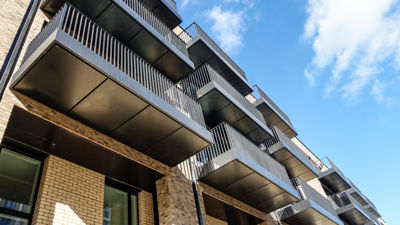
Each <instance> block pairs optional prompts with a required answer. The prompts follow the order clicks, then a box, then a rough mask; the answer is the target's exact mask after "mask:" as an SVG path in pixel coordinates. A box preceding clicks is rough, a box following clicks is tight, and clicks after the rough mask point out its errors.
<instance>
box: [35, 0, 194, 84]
mask: <svg viewBox="0 0 400 225" xmlns="http://www.w3.org/2000/svg"><path fill="white" fill-rule="evenodd" d="M65 2H69V3H71V5H73V6H74V7H75V8H77V9H78V10H80V11H81V12H82V13H83V14H85V15H86V16H88V17H89V18H90V19H91V20H93V21H94V22H95V23H96V24H98V25H100V26H101V27H102V28H104V29H105V30H107V31H108V32H109V33H110V34H111V35H112V36H114V37H115V38H117V39H118V40H119V41H120V42H122V43H124V44H125V45H126V46H127V47H129V48H130V49H132V50H133V51H134V52H135V53H137V54H138V55H140V56H141V57H142V58H144V59H145V60H146V61H148V62H149V63H150V64H152V65H153V66H154V67H155V68H157V69H158V70H159V71H161V72H162V73H164V74H165V75H166V76H168V78H170V79H171V80H173V81H174V82H176V81H178V80H179V79H180V78H182V77H183V76H185V75H186V74H187V73H189V72H190V71H192V70H193V69H194V66H193V63H192V62H191V61H190V59H189V58H188V57H187V56H186V55H184V54H183V53H182V52H181V51H180V50H178V48H176V47H175V46H174V45H173V44H171V43H170V42H168V40H167V39H166V38H165V37H163V36H162V35H161V34H160V33H158V32H157V31H156V30H155V29H154V28H153V27H152V26H150V25H149V24H148V23H147V22H146V21H145V20H143V18H141V17H140V16H139V15H138V14H137V13H136V12H135V11H133V10H132V9H131V8H130V7H129V6H127V5H126V4H125V3H124V2H123V1H122V0H85V1H80V0H46V1H45V2H44V3H42V5H41V8H42V9H43V11H44V12H46V13H47V14H49V15H54V14H55V13H56V12H57V11H58V10H59V9H60V8H61V7H62V6H63V4H64V3H65Z"/></svg>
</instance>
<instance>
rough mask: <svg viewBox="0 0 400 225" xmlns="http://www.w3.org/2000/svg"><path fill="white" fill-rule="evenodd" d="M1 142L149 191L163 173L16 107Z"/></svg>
mask: <svg viewBox="0 0 400 225" xmlns="http://www.w3.org/2000/svg"><path fill="white" fill-rule="evenodd" d="M2 143H3V144H6V145H8V146H12V147H14V148H17V149H20V150H23V151H27V152H30V151H33V152H35V153H39V154H40V153H42V154H45V155H48V154H51V155H55V156H58V157H60V158H63V159H65V160H68V161H70V162H73V163H76V164H78V165H81V166H83V167H85V168H88V169H90V170H94V171H96V172H99V173H101V174H104V175H106V176H108V177H111V178H114V179H117V180H120V181H122V182H125V183H127V184H130V185H132V186H135V187H137V188H140V189H144V190H147V191H149V192H153V190H154V188H155V187H154V184H155V182H156V181H157V180H158V179H159V178H161V177H162V176H163V175H162V174H160V173H158V172H156V171H154V170H152V169H150V168H147V167H145V166H143V165H142V164H140V163H137V162H134V161H132V160H130V159H128V158H125V157H123V156H122V155H121V154H119V153H117V152H114V151H112V150H110V149H107V148H104V147H102V146H100V145H98V144H97V143H94V142H92V141H91V140H89V139H88V138H86V137H82V136H79V135H77V134H75V133H72V132H70V131H68V130H66V129H63V128H61V127H59V126H57V125H56V124H53V123H50V122H48V121H47V120H45V119H43V118H40V117H37V116H35V115H33V114H31V113H29V112H27V111H25V110H23V109H21V108H18V107H14V108H13V110H12V112H11V115H10V119H9V121H8V124H7V127H6V129H5V132H4V136H3V139H2Z"/></svg>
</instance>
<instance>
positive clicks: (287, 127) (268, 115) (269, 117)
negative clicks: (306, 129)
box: [254, 98, 297, 139]
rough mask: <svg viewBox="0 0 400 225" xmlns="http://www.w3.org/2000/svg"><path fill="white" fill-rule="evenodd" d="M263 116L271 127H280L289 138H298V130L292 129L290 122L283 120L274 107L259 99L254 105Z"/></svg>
mask: <svg viewBox="0 0 400 225" xmlns="http://www.w3.org/2000/svg"><path fill="white" fill-rule="evenodd" d="M254 105H255V106H256V107H257V109H258V110H260V112H261V114H262V115H263V116H264V119H265V122H266V123H267V124H269V125H274V126H276V127H278V129H279V130H281V131H282V132H283V133H284V134H285V135H286V136H287V137H288V138H290V139H291V138H294V137H296V136H297V132H296V130H295V129H294V128H293V127H292V125H291V124H290V122H289V121H286V119H284V118H283V116H281V115H280V114H279V112H277V111H275V110H274V109H273V107H272V106H270V105H269V104H268V102H266V101H265V100H263V99H262V98H260V99H257V101H256V102H255V103H254Z"/></svg>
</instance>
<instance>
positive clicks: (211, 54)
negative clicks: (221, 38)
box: [179, 23, 252, 96]
mask: <svg viewBox="0 0 400 225" xmlns="http://www.w3.org/2000/svg"><path fill="white" fill-rule="evenodd" d="M179 37H180V38H181V39H182V40H184V41H185V42H186V43H187V48H188V51H189V56H190V59H191V60H192V61H193V63H194V65H195V67H196V68H198V67H200V66H202V65H204V64H206V63H208V64H209V65H210V66H211V67H212V68H213V69H214V70H215V71H217V73H219V74H221V75H222V77H224V78H225V80H227V81H228V82H229V83H230V84H231V85H232V86H234V87H235V88H236V89H237V90H238V91H239V92H240V93H241V94H242V95H244V96H245V95H247V94H249V93H251V92H252V87H251V85H250V84H249V83H248V82H247V78H246V75H245V73H244V72H243V71H242V69H240V68H239V66H238V65H236V63H235V62H233V60H232V59H231V58H230V57H229V56H228V55H227V54H226V53H225V52H224V51H223V50H222V49H221V48H220V47H219V46H218V45H217V44H216V43H215V42H214V41H213V40H212V39H211V38H210V37H209V36H208V35H207V34H206V33H205V32H204V31H203V30H202V29H201V28H200V27H199V26H198V25H197V24H196V23H193V24H191V25H190V26H189V27H188V28H186V29H185V30H184V31H183V32H182V33H181V34H180V35H179Z"/></svg>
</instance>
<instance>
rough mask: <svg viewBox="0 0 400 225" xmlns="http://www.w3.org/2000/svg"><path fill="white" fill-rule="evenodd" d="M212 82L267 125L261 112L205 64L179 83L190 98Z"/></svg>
mask: <svg viewBox="0 0 400 225" xmlns="http://www.w3.org/2000/svg"><path fill="white" fill-rule="evenodd" d="M210 82H215V83H217V84H218V85H220V86H221V87H222V88H223V89H224V90H226V91H227V92H228V93H229V94H230V95H231V96H232V97H234V98H235V99H236V100H237V101H238V102H239V103H240V104H241V105H242V106H244V107H245V108H246V109H247V110H248V111H249V112H250V113H252V114H253V115H254V116H255V117H256V118H257V119H258V120H259V121H260V122H261V123H263V124H265V121H264V117H263V116H262V115H261V113H260V111H258V110H257V108H256V107H254V105H253V104H251V103H250V102H249V101H248V100H247V99H246V98H245V97H244V96H243V95H241V94H240V93H239V91H237V90H236V89H235V88H234V87H233V86H232V85H231V84H229V83H228V81H226V80H225V79H224V78H223V77H222V76H221V75H219V74H218V73H217V72H216V71H215V70H214V69H213V68H212V67H211V66H210V65H208V64H205V65H203V66H201V67H200V68H198V69H197V70H196V71H194V72H193V73H192V74H190V75H189V76H188V77H187V78H185V79H183V80H182V81H180V82H179V84H180V86H181V88H182V90H183V91H184V92H185V93H186V94H187V95H189V96H194V95H195V94H196V92H197V91H198V90H199V89H201V88H202V87H204V86H206V85H207V84H208V83H210Z"/></svg>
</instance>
